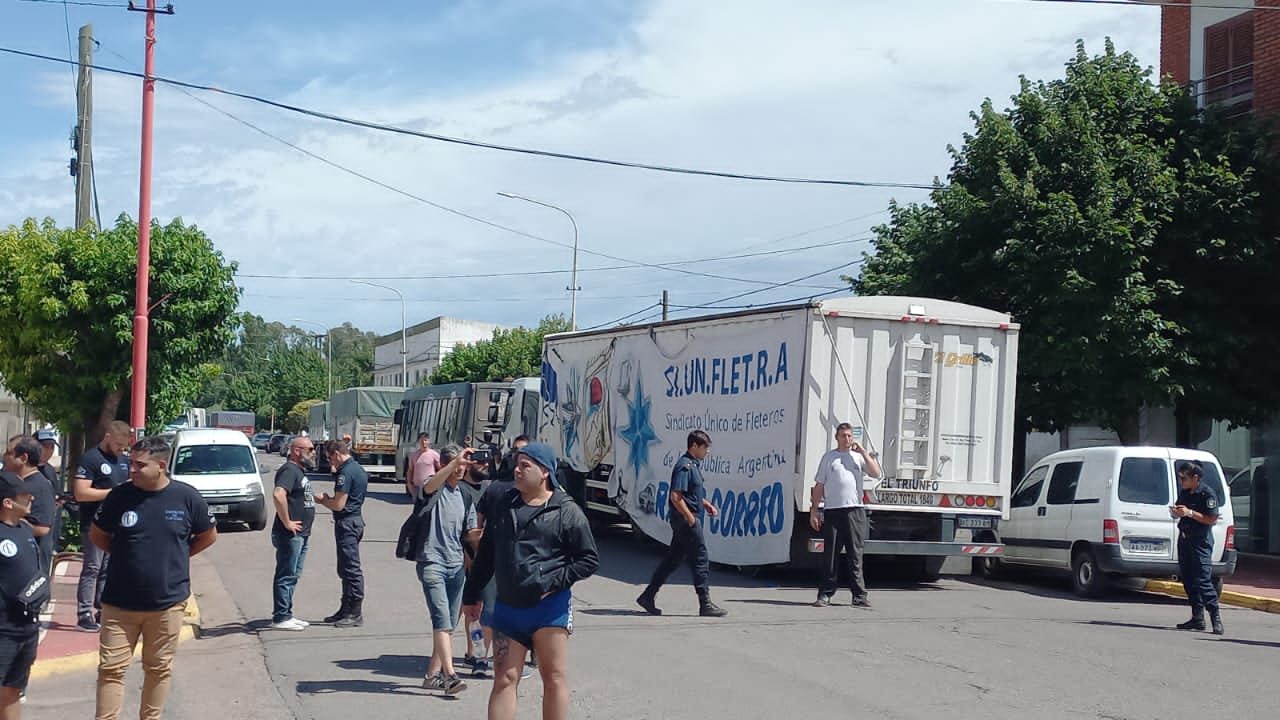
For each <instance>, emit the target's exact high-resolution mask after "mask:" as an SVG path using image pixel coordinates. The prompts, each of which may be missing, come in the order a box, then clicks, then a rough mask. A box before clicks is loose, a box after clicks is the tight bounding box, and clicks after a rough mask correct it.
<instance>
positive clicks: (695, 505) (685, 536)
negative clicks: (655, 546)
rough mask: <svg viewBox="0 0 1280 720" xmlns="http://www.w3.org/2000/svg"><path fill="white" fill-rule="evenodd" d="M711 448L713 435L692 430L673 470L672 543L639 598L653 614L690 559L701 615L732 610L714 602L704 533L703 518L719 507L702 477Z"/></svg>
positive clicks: (722, 614)
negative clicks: (660, 594) (666, 585)
mask: <svg viewBox="0 0 1280 720" xmlns="http://www.w3.org/2000/svg"><path fill="white" fill-rule="evenodd" d="M710 452H711V436H709V435H707V434H706V433H705V432H703V431H701V430H694V431H693V432H691V433H689V437H688V442H687V443H686V451H685V454H684V455H681V456H680V459H679V460H677V461H676V466H675V468H673V469H672V471H671V494H670V500H671V507H669V508H667V515H668V519H669V520H670V521H671V547H670V548H669V549H668V551H667V556H666V557H665V558H663V560H662V562H661V563H659V564H658V567H657V568H656V569H655V570H654V571H653V579H651V580H650V581H649V586H648V587H646V588H645V589H644V592H643V593H640V597H638V598H636V603H638V604H639V605H640V607H642V608H644V610H645V612H647V613H649V614H650V615H661V614H662V610H660V609H658V606H657V605H655V604H654V598H655V597H656V596H657V595H658V590H659V589H661V588H662V585H663V583H665V582H666V581H667V578H668V577H670V576H671V573H673V572H675V569H676V567H677V566H679V565H680V561H681V560H687V561H688V563H689V570H690V572H692V573H693V589H694V590H695V591H696V592H697V593H698V614H699V615H700V616H702V617H724V616H725V615H728V614H729V611H727V610H725V609H724V608H722V607H720V606H718V605H716V604H715V603H713V602H711V587H710V584H709V580H710V575H711V563H710V561H709V558H708V556H707V539H706V536H705V535H703V532H702V526H703V518H704V517H705V516H707V515H710V516H711V517H715V516H716V515H718V514H719V510H717V509H716V506H715V505H712V504H711V501H710V500H707V486H706V483H705V482H704V481H703V479H702V466H701V464H700V463H701V462H702V460H703V459H704V458H706V457H707V454H708V453H710Z"/></svg>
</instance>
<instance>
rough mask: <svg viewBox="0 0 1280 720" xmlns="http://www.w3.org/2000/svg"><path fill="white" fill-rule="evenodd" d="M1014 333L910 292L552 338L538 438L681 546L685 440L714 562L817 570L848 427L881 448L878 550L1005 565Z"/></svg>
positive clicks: (585, 479)
mask: <svg viewBox="0 0 1280 720" xmlns="http://www.w3.org/2000/svg"><path fill="white" fill-rule="evenodd" d="M1017 350H1018V326H1017V325H1016V324H1014V323H1013V322H1012V321H1011V319H1010V317H1009V316H1008V315H1006V314H1004V313H1000V312H996V311H993V310H987V309H983V308H979V307H974V306H970V305H963V304H959V303H954V302H947V301H942V300H934V299H927V298H911V297H849V298H840V299H834V300H826V301H822V302H814V303H809V304H803V305H787V306H777V307H767V308H761V309H758V310H750V311H745V312H737V313H731V314H724V315H712V316H706V317H698V318H690V319H685V320H674V321H670V322H665V323H657V324H652V325H642V326H633V327H623V328H614V329H610V330H600V331H593V332H578V333H563V334H557V335H552V336H548V337H547V338H546V341H545V344H544V348H543V368H542V394H543V402H544V406H543V412H542V418H541V424H540V427H539V437H540V439H542V440H544V441H547V442H550V443H552V446H553V447H555V448H556V449H557V451H558V452H559V453H560V454H561V456H562V458H563V462H564V463H565V464H566V465H567V466H568V467H567V468H566V469H565V471H563V472H562V473H561V477H562V481H563V482H565V484H566V485H568V487H569V489H570V492H571V493H572V494H574V495H575V496H576V497H577V498H578V499H579V502H581V503H583V505H584V507H585V508H586V509H587V511H588V513H589V514H592V515H595V516H597V517H598V518H599V517H604V518H608V517H609V516H614V517H621V516H626V517H629V518H630V520H631V522H632V524H633V526H634V527H635V528H636V529H638V530H639V531H642V532H643V533H644V534H646V535H648V536H650V537H653V538H655V539H657V540H659V541H661V542H664V543H665V542H669V541H670V536H671V530H670V527H669V525H668V521H667V514H668V490H669V487H668V484H669V480H670V474H671V468H672V465H673V464H674V462H675V461H676V459H678V458H679V457H680V455H681V453H683V452H684V450H685V444H686V436H687V435H688V433H689V432H690V431H693V430H704V431H706V432H708V433H710V435H711V438H712V447H711V453H710V455H708V457H707V458H706V459H705V460H704V461H703V463H702V468H703V474H704V476H705V477H706V480H707V492H708V496H709V499H710V500H711V502H712V503H714V504H715V505H716V506H717V507H719V508H720V516H719V517H718V518H709V519H708V523H707V535H708V546H709V550H710V554H711V559H712V560H713V561H715V562H719V563H723V564H727V565H738V566H756V565H766V564H780V563H791V564H796V565H809V566H811V565H814V564H816V563H817V562H818V559H819V558H820V553H821V551H822V549H823V547H822V539H821V537H820V536H818V535H817V534H816V533H814V532H812V530H811V529H810V528H809V524H808V522H807V517H808V512H809V506H810V502H811V501H810V491H811V489H812V487H813V482H814V480H813V478H814V474H815V470H816V467H817V464H818V461H819V459H820V458H821V457H822V455H823V453H825V452H826V451H827V450H829V449H831V448H833V447H834V444H835V439H834V430H835V427H836V426H837V425H838V424H840V423H841V422H849V423H851V424H853V426H854V436H855V439H857V440H858V441H860V442H862V443H863V444H864V445H866V446H867V447H868V449H870V450H871V451H872V452H875V453H877V455H878V458H879V461H880V464H881V468H882V476H883V477H882V479H880V480H879V481H877V482H872V483H871V484H870V485H869V487H868V489H867V492H866V494H865V497H864V501H865V502H866V504H867V506H868V507H869V509H870V511H871V518H872V530H871V537H870V540H869V542H868V544H867V547H866V552H867V553H869V554H879V555H892V556H901V557H904V558H910V562H912V563H913V564H914V565H913V570H914V572H915V574H916V575H917V576H918V577H919V578H921V579H924V580H928V579H932V578H936V576H937V575H938V573H939V572H940V570H941V567H942V563H943V561H944V560H945V558H946V557H947V556H952V555H977V556H991V555H999V554H1000V553H1002V551H1003V546H1002V545H1001V544H1000V543H999V542H998V540H997V537H998V536H997V534H996V533H997V530H998V523H999V520H1000V519H1001V518H1007V517H1008V515H1007V513H1008V500H1009V489H1010V485H1011V481H1012V472H1013V463H1012V459H1013V457H1012V456H1013V432H1014V422H1013V400H1014V378H1015V375H1016V372H1017Z"/></svg>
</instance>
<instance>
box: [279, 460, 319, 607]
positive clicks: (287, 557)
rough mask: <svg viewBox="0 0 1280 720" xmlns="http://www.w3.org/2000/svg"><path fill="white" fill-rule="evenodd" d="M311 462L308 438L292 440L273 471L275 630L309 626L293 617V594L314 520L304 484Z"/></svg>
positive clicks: (312, 502)
mask: <svg viewBox="0 0 1280 720" xmlns="http://www.w3.org/2000/svg"><path fill="white" fill-rule="evenodd" d="M315 458H316V446H315V445H314V444H313V443H312V441H311V438H309V437H305V436H304V437H299V438H295V439H294V441H293V444H292V445H290V446H289V460H288V461H287V462H286V463H285V464H284V465H281V466H280V469H279V470H277V471H276V487H275V490H274V491H273V492H272V499H273V500H274V501H275V506H276V521H275V524H274V525H272V527H271V544H272V545H273V546H274V547H275V549H276V573H275V579H274V582H273V584H272V592H271V597H272V610H271V627H273V628H275V629H276V630H305V629H306V628H307V626H308V625H310V623H308V622H307V621H305V620H299V619H298V618H295V617H294V616H293V590H294V588H296V587H297V586H298V577H299V576H301V575H302V563H303V561H304V560H305V559H306V557H307V541H308V540H309V539H310V537H311V525H312V523H314V522H315V519H316V501H315V497H314V496H313V495H312V493H311V484H310V482H309V481H308V480H307V471H308V470H314V469H315V466H316V459H315Z"/></svg>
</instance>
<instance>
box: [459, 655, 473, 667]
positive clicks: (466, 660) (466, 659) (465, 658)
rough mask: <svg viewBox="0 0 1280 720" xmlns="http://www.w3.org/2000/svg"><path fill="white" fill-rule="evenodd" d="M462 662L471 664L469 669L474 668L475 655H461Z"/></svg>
mask: <svg viewBox="0 0 1280 720" xmlns="http://www.w3.org/2000/svg"><path fill="white" fill-rule="evenodd" d="M462 662H463V663H465V664H467V665H469V666H471V669H472V670H474V669H475V667H476V656H475V655H464V656H462Z"/></svg>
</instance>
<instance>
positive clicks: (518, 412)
mask: <svg viewBox="0 0 1280 720" xmlns="http://www.w3.org/2000/svg"><path fill="white" fill-rule="evenodd" d="M541 384H542V381H541V379H539V378H517V379H516V380H514V381H512V382H483V383H466V382H463V383H448V384H442V385H425V386H422V387H416V388H413V389H412V390H409V391H408V392H406V393H405V394H404V397H403V399H401V401H400V409H399V410H397V411H396V418H395V420H396V424H397V425H398V426H399V427H400V439H399V443H398V448H397V450H396V468H397V470H398V473H397V477H398V479H400V480H404V478H405V477H406V476H407V474H408V471H409V456H410V455H412V454H413V451H414V450H416V449H417V447H418V435H419V434H420V433H424V432H425V433H427V434H428V435H430V436H431V442H432V446H433V447H435V448H437V449H439V448H442V447H444V446H446V445H449V444H457V445H466V444H468V442H470V444H471V445H472V446H473V447H476V448H487V449H490V450H492V451H493V452H494V453H495V454H497V455H501V454H503V453H505V452H507V451H508V450H510V449H511V442H512V441H513V440H515V439H516V438H517V437H519V436H520V435H527V436H529V437H533V436H534V435H535V434H536V433H537V431H538V413H539V411H540V410H541V406H542V403H541V399H540V395H541V393H540V387H539V386H540V385H541Z"/></svg>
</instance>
